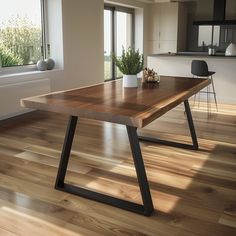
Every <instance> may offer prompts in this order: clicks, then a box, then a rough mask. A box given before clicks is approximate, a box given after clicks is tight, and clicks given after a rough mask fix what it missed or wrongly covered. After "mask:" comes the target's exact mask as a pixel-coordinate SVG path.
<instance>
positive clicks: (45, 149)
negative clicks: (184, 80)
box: [0, 104, 236, 236]
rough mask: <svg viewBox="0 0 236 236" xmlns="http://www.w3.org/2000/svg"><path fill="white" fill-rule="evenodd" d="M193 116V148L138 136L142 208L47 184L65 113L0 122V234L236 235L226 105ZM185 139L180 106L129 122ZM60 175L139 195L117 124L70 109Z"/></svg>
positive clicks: (235, 149)
mask: <svg viewBox="0 0 236 236" xmlns="http://www.w3.org/2000/svg"><path fill="white" fill-rule="evenodd" d="M205 108H206V107H205V104H200V108H199V109H198V108H197V107H195V108H194V111H193V117H194V121H195V126H196V132H197V134H198V137H199V144H200V150H199V151H192V150H184V149H178V148H173V147H167V146H163V145H158V144H152V143H147V142H142V143H141V148H142V151H143V158H144V162H145V166H146V170H147V175H148V179H149V182H150V187H151V194H152V198H153V202H154V206H155V213H154V215H153V216H152V217H144V216H140V215H137V214H133V213H131V212H127V211H124V210H121V209H117V208H114V207H111V206H107V205H104V204H101V203H97V202H94V201H90V200H87V199H84V198H81V197H78V196H74V195H71V194H67V193H64V192H61V191H57V190H55V189H54V182H55V176H56V173H57V166H58V162H59V158H60V152H61V149H62V144H63V140H64V135H65V130H66V123H67V121H68V117H67V116H65V115H56V116H55V114H53V113H46V112H33V113H29V114H26V115H23V116H20V117H15V118H13V119H9V120H5V121H1V122H0V219H1V220H0V235H4V236H8V235H9V236H16V235H17V236H19V235H20V236H21V235H24V236H28V235H50V236H51V235H68V236H70V235H73V236H74V235H83V236H86V235H88V236H90V235H105V236H106V235H107V236H110V235H115V236H118V235H140V236H141V235H152V236H169V235H170V236H213V235H214V236H234V235H236V224H235V222H236V217H235V216H236V213H235V212H236V210H235V209H236V202H235V199H236V175H235V173H236V159H235V157H236V126H235V124H236V106H233V105H223V104H219V112H218V113H215V114H213V115H212V117H211V119H207V113H206V110H205ZM139 132H140V133H142V134H147V135H152V136H156V135H158V137H160V138H166V139H170V140H175V141H183V142H190V137H189V130H188V126H187V120H186V117H185V115H184V112H183V106H179V107H178V108H177V109H175V110H173V111H170V112H169V113H167V114H166V115H165V116H163V117H161V118H160V119H158V120H157V121H155V122H153V123H152V124H150V125H149V126H147V127H146V128H145V129H144V130H140V131H139ZM66 180H67V181H68V182H70V183H73V184H77V185H80V186H84V187H87V188H91V189H95V190H101V191H102V192H105V193H107V194H111V195H114V196H116V197H120V198H123V199H127V200H133V201H135V202H139V203H140V202H141V198H140V194H139V189H138V185H137V179H136V174H135V171H134V165H133V160H132V156H131V152H130V147H129V144H128V137H127V134H126V129H125V127H124V126H120V125H115V124H109V123H103V122H96V121H92V120H86V119H80V120H79V126H78V127H77V130H76V136H75V141H74V145H73V152H72V155H71V161H70V164H69V171H68V174H67V176H66Z"/></svg>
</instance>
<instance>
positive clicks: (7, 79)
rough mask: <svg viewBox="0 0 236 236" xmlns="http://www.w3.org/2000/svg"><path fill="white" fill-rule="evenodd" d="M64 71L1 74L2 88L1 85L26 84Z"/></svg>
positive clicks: (59, 69)
mask: <svg viewBox="0 0 236 236" xmlns="http://www.w3.org/2000/svg"><path fill="white" fill-rule="evenodd" d="M62 71H63V69H61V68H56V69H53V70H46V71H38V70H35V71H27V72H18V73H3V74H1V72H0V86H1V85H7V84H13V83H20V82H26V81H29V80H33V79H39V78H42V77H43V78H46V77H47V76H49V75H50V74H53V73H57V72H62Z"/></svg>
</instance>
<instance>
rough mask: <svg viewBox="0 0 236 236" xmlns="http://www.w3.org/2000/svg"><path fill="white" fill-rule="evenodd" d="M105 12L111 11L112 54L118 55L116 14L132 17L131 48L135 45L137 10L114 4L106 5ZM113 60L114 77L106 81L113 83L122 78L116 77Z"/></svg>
mask: <svg viewBox="0 0 236 236" xmlns="http://www.w3.org/2000/svg"><path fill="white" fill-rule="evenodd" d="M104 10H110V11H111V18H112V19H111V28H112V35H111V50H112V51H111V53H114V54H116V12H124V13H128V14H131V15H132V26H131V47H134V45H135V9H133V8H129V7H123V6H119V5H113V4H108V3H106V4H104ZM111 60H112V68H111V69H112V77H111V79H107V80H105V81H112V80H116V79H120V78H121V77H117V76H116V65H115V62H114V60H113V59H111Z"/></svg>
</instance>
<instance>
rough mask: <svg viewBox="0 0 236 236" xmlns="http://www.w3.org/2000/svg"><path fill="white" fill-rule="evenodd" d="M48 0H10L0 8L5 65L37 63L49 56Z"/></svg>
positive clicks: (0, 48) (0, 52)
mask: <svg viewBox="0 0 236 236" xmlns="http://www.w3.org/2000/svg"><path fill="white" fill-rule="evenodd" d="M44 1H45V0H20V1H19V0H7V1H4V3H3V4H1V7H0V59H1V61H0V63H1V65H0V66H2V68H3V69H4V68H6V67H13V66H24V65H31V64H36V62H37V61H38V60H39V59H41V58H44V57H45V56H46V55H45V54H46V51H47V48H46V36H45V32H46V31H45V22H44V8H45V2H44Z"/></svg>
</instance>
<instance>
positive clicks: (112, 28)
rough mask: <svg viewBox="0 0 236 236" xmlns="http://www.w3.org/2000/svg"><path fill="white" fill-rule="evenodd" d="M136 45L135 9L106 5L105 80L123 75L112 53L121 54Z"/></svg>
mask: <svg viewBox="0 0 236 236" xmlns="http://www.w3.org/2000/svg"><path fill="white" fill-rule="evenodd" d="M133 45H134V10H133V9H130V8H124V7H118V6H110V5H105V9H104V50H105V51H104V71H105V73H104V74H105V75H104V77H105V80H112V79H116V78H119V77H121V76H122V73H121V72H120V71H119V69H118V68H116V66H115V64H114V61H113V60H112V54H116V55H117V56H120V55H121V53H122V49H123V48H124V49H127V48H128V47H132V46H133Z"/></svg>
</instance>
